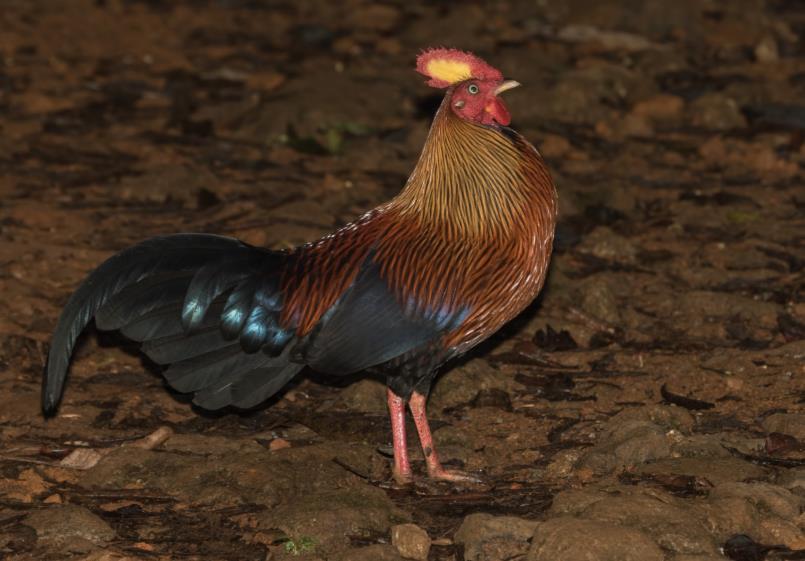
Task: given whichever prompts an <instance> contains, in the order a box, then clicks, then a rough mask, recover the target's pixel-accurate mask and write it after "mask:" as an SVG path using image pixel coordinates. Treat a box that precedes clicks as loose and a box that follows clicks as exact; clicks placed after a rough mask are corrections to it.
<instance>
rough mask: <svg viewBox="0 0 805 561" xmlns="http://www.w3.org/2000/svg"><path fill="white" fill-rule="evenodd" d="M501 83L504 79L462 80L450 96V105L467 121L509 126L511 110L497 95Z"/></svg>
mask: <svg viewBox="0 0 805 561" xmlns="http://www.w3.org/2000/svg"><path fill="white" fill-rule="evenodd" d="M501 83H502V80H467V81H465V82H461V83H460V84H458V85H457V86H455V89H454V90H453V94H452V95H451V96H450V107H451V108H452V109H453V112H454V113H455V114H456V115H458V116H459V117H461V118H462V119H464V120H465V121H470V122H472V123H477V124H479V125H486V126H491V125H502V126H504V127H505V126H508V124H509V123H510V122H511V115H510V114H509V110H508V109H506V105H505V104H504V103H503V100H501V99H500V97H498V96H497V95H495V90H496V89H497V87H498V86H500V84H501ZM476 90H477V91H476ZM473 92H474V93H473Z"/></svg>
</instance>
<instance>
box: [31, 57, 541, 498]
mask: <svg viewBox="0 0 805 561" xmlns="http://www.w3.org/2000/svg"><path fill="white" fill-rule="evenodd" d="M416 69H417V71H418V72H420V73H421V74H423V75H425V76H427V78H428V82H427V84H428V85H429V86H432V87H434V88H440V89H445V90H446V93H445V96H444V100H443V101H442V104H441V106H440V107H439V110H438V111H437V113H436V115H435V117H434V119H433V124H432V126H431V129H430V132H429V134H428V137H427V140H426V142H425V146H424V148H423V149H422V154H421V155H420V157H419V161H418V162H417V164H416V166H415V168H414V171H413V172H412V173H411V176H410V177H409V178H408V181H407V182H406V184H405V187H404V188H403V190H402V191H401V192H400V194H399V195H397V197H396V198H394V199H392V200H391V201H389V202H387V203H385V204H383V205H381V206H379V207H377V208H375V209H374V210H370V211H369V212H367V213H366V214H364V215H363V216H361V217H360V218H358V219H357V220H356V221H354V222H352V223H350V224H347V225H346V226H344V227H342V228H341V229H339V230H337V231H336V232H334V233H332V234H330V235H328V236H325V237H323V238H321V239H320V240H318V241H315V242H311V243H308V244H305V245H302V246H300V247H297V248H295V249H292V250H288V251H273V250H268V249H263V248H258V247H253V246H250V245H248V244H245V243H243V242H241V241H238V240H236V239H232V238H227V237H222V236H216V235H208V234H175V235H169V236H161V237H156V238H151V239H149V240H146V241H144V242H141V243H139V244H138V245H135V246H132V247H130V248H128V249H125V250H123V251H121V252H120V253H118V254H116V255H114V256H112V257H111V258H109V259H108V260H107V261H106V262H104V263H103V264H101V265H100V266H99V267H98V268H97V269H95V270H94V271H93V272H92V273H91V274H90V275H89V276H88V277H87V278H86V279H85V280H84V282H83V283H82V284H81V285H80V286H79V287H78V289H77V290H76V291H75V293H74V294H73V295H72V297H71V298H70V299H69V301H68V302H67V305H66V306H65V308H64V310H63V311H62V314H61V317H60V319H59V322H58V325H57V327H56V330H55V333H54V335H53V339H52V342H51V347H50V351H49V354H48V361H47V366H46V370H45V377H44V381H43V386H42V409H43V411H44V413H45V414H46V415H48V416H50V415H53V414H54V413H55V411H56V409H57V408H58V405H59V402H60V400H61V396H62V393H63V389H64V384H65V380H66V377H67V370H68V367H69V362H70V357H71V355H72V351H73V348H74V346H75V343H76V340H77V338H78V336H79V335H80V333H81V332H82V330H83V329H84V328H85V327H86V325H87V324H88V323H89V322H90V321H91V320H92V319H93V318H94V319H95V325H96V327H97V328H98V329H100V330H118V331H120V332H121V333H122V334H123V335H124V336H125V337H128V338H129V339H133V340H135V341H138V342H140V343H141V344H142V351H143V352H144V353H145V354H146V355H147V356H148V357H149V358H150V359H151V360H153V361H155V362H156V363H158V364H160V365H164V366H165V370H164V376H165V378H166V380H167V382H168V384H170V386H172V387H173V388H174V389H176V390H177V391H179V392H184V393H189V394H192V395H193V402H194V403H195V404H196V405H198V406H199V407H201V408H204V409H208V410H215V409H220V408H223V407H226V406H233V407H236V408H243V409H246V408H251V407H254V406H256V405H258V404H260V403H261V402H263V401H265V400H266V399H268V398H269V397H271V396H272V395H274V394H275V393H277V392H278V391H280V389H282V387H283V386H284V385H285V384H287V383H288V382H289V381H290V380H291V379H292V378H293V377H294V376H295V375H296V374H297V373H298V372H299V371H300V370H302V369H303V368H304V367H305V366H309V367H311V368H313V369H314V370H317V371H320V372H323V373H327V374H333V375H347V374H352V373H355V372H359V371H363V370H367V369H369V370H372V371H374V372H377V373H380V374H381V375H383V376H384V377H385V379H386V383H387V399H388V408H389V414H390V418H391V429H392V440H393V446H394V464H393V475H394V478H395V479H396V480H397V481H398V482H400V483H405V482H409V481H411V479H412V477H413V476H412V470H411V464H410V461H409V457H408V450H407V446H406V434H405V433H406V427H405V415H406V405H407V406H408V408H409V409H410V411H411V414H412V416H413V420H414V422H415V426H416V429H417V432H418V433H419V439H420V443H421V446H422V450H423V453H424V457H425V460H426V465H427V471H428V475H429V476H430V477H432V478H435V479H441V480H451V481H461V480H467V479H471V477H470V476H469V475H467V474H464V473H462V472H458V471H450V470H446V469H445V468H444V467H443V466H442V464H441V462H440V461H439V457H438V455H437V453H436V450H435V448H434V444H433V438H432V436H431V432H430V428H429V425H428V421H427V416H426V408H425V405H426V398H427V395H428V391H429V388H430V385H431V381H432V380H433V378H434V375H435V373H436V372H437V370H438V368H439V367H440V366H441V365H442V364H444V363H445V362H447V361H449V360H450V359H452V358H454V357H457V356H459V355H461V354H463V353H466V352H467V351H468V350H470V349H471V348H473V347H474V346H476V345H477V344H478V343H480V342H481V341H483V340H484V339H486V338H488V337H489V336H490V335H492V334H493V333H494V332H495V331H497V330H498V329H499V328H500V327H501V326H502V325H504V324H505V323H506V322H508V321H509V320H510V319H512V318H513V317H514V316H516V315H517V314H518V313H519V312H520V311H521V310H523V308H525V307H526V306H527V305H528V304H529V303H530V302H531V301H532V300H533V299H534V298H535V296H536V295H537V293H538V292H539V290H540V288H541V287H542V284H543V282H544V280H545V274H546V270H547V267H548V262H549V259H550V255H551V249H552V242H553V235H554V226H555V223H556V212H557V199H556V190H555V188H554V185H553V182H552V180H551V177H550V175H549V173H548V170H547V168H546V166H545V164H544V162H543V160H542V158H541V157H540V155H539V153H538V152H537V150H536V149H535V148H534V147H533V146H532V145H531V144H530V143H529V142H528V141H527V140H525V139H524V138H523V137H522V136H521V135H520V134H518V133H517V132H515V131H514V130H512V129H510V128H507V126H508V124H509V122H510V115H509V111H508V109H507V108H506V105H505V104H504V103H503V101H502V100H501V99H500V97H499V95H500V94H501V93H503V92H505V91H507V90H509V89H511V88H514V87H516V86H519V83H518V82H515V81H513V80H504V79H503V75H502V74H501V72H500V71H499V70H497V69H495V68H493V67H492V66H490V65H489V64H487V63H486V62H484V61H483V60H481V59H480V58H479V57H477V56H475V55H473V54H471V53H466V52H462V51H458V50H455V49H431V50H427V51H424V52H423V53H421V54H420V55H419V57H418V58H417V65H416Z"/></svg>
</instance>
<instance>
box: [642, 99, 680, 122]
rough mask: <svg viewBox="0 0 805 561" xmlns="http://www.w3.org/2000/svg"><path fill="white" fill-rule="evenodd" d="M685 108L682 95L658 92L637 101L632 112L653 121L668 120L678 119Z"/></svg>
mask: <svg viewBox="0 0 805 561" xmlns="http://www.w3.org/2000/svg"><path fill="white" fill-rule="evenodd" d="M684 108H685V102H684V100H683V99H682V98H681V97H678V96H675V95H670V94H658V95H655V96H653V97H650V98H648V99H646V100H643V101H641V102H639V103H636V104H635V106H634V108H633V109H632V113H634V114H635V115H640V116H642V117H645V118H647V119H649V120H651V121H659V122H667V121H673V120H674V119H677V118H678V117H679V116H680V115H681V114H682V110H683V109H684Z"/></svg>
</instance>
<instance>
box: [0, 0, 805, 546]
mask: <svg viewBox="0 0 805 561" xmlns="http://www.w3.org/2000/svg"><path fill="white" fill-rule="evenodd" d="M560 4H561V3H556V4H554V3H545V2H536V3H534V2H525V1H523V2H518V1H513V0H512V1H504V2H497V3H489V4H486V3H474V2H469V3H467V2H463V3H455V4H451V3H447V2H439V3H433V4H427V5H426V4H417V3H413V2H398V1H389V2H385V3H382V4H374V3H370V2H365V1H363V0H350V1H348V2H344V3H330V2H324V1H312V2H298V3H297V2H275V3H268V2H266V3H263V2H259V1H254V0H220V1H203V0H182V1H177V2H164V3H162V2H157V1H153V0H142V1H133V0H132V1H126V0H105V1H104V0H96V1H90V0H38V1H28V0H5V1H4V2H3V3H2V8H0V195H2V198H1V199H0V291H2V294H3V296H4V297H3V298H2V300H0V446H2V450H0V558H2V559H9V560H22V559H44V560H49V559H68V558H69V559H84V560H96V561H97V560H114V559H160V560H161V559H205V560H206V559H238V560H239V559H243V560H247V559H248V560H252V559H255V560H257V559H259V560H262V559H292V558H297V557H298V558H304V559H312V560H313V559H327V560H329V559H334V560H341V561H349V560H353V561H358V560H372V561H374V560H381V561H382V560H384V559H387V560H394V559H400V557H399V554H398V547H397V546H396V545H400V544H401V543H402V545H400V548H402V549H403V550H404V549H405V547H406V543H407V544H408V546H411V547H413V546H416V545H417V543H419V542H417V539H416V537H417V533H416V532H413V533H410V534H406V533H404V532H403V531H402V530H400V531H398V532H396V533H395V536H401V537H399V539H397V540H395V543H396V545H391V539H392V538H391V536H392V531H391V528H392V527H393V526H395V525H397V524H400V523H404V522H413V523H415V524H416V525H418V526H419V527H420V528H422V529H424V530H425V531H426V532H427V534H428V537H429V539H430V540H432V542H433V543H432V546H431V548H430V553H429V557H428V559H430V560H441V561H447V560H456V561H458V560H461V559H464V560H466V561H480V560H488V561H502V560H504V559H509V560H519V559H527V560H532V561H542V560H552V561H554V560H562V561H574V560H576V559H579V560H581V559H592V560H601V561H606V560H616V559H617V560H624V559H625V560H628V559H635V560H638V559H639V560H653V559H665V560H673V561H693V560H699V561H708V560H714V559H723V558H724V555H726V556H728V557H729V558H732V559H739V560H740V559H744V560H749V559H763V558H767V559H785V558H788V559H794V558H798V559H799V558H803V557H801V555H805V554H803V553H802V551H801V550H805V515H803V511H804V510H805V366H803V364H804V363H803V358H804V357H805V300H803V264H804V263H805V213H804V210H805V189H803V184H805V173H803V171H804V169H805V144H804V143H803V139H805V104H803V103H802V100H803V99H805V46H803V32H805V6H803V4H802V3H799V2H795V1H792V0H789V1H787V0H767V1H765V2H764V1H761V0H735V1H733V0H729V1H728V0H714V1H711V2H699V1H698V0H676V1H674V2H662V1H660V0H655V1H649V2H642V3H640V2H638V3H635V2H628V1H626V0H623V1H620V2H614V1H608V2H597V1H592V0H572V1H569V2H565V3H564V4H561V5H560ZM431 45H451V46H458V47H461V48H465V49H471V50H473V51H476V52H478V53H479V54H481V55H483V56H485V57H487V58H488V59H489V61H490V62H492V63H493V64H494V65H496V66H499V67H500V68H502V69H503V71H504V73H505V74H506V75H507V76H511V77H513V78H516V79H518V80H519V81H521V82H522V83H523V84H525V86H524V87H523V88H520V89H519V90H517V91H515V92H512V93H511V94H507V95H508V98H507V99H508V100H509V106H510V109H511V111H512V114H513V116H514V121H513V126H514V127H515V128H517V129H518V130H520V131H521V132H523V133H524V134H526V135H527V136H528V137H529V138H530V139H531V140H532V141H533V142H534V143H535V144H536V145H537V146H538V147H540V149H541V150H542V152H543V154H544V156H545V157H546V159H547V160H548V162H549V164H550V166H551V169H552V171H553V173H554V176H555V179H556V183H557V185H558V188H559V192H560V197H561V206H562V211H561V213H562V214H561V222H560V225H559V229H558V237H557V243H556V252H555V258H554V261H553V265H552V271H551V275H550V278H549V281H548V285H547V287H546V289H545V291H544V293H543V295H542V296H541V297H540V299H539V301H538V302H537V303H536V304H535V305H534V306H532V307H531V308H530V309H529V310H528V311H527V312H526V313H525V314H524V315H523V316H522V317H521V318H519V319H518V320H517V321H515V322H514V323H513V324H512V325H509V326H507V327H506V328H505V329H504V330H503V331H502V332H501V333H500V334H499V335H497V336H496V337H495V338H494V340H492V341H490V342H489V343H487V344H485V345H483V346H482V348H480V349H478V350H477V352H474V353H473V354H472V356H471V357H469V358H468V359H467V360H465V361H463V362H462V363H461V364H459V365H457V366H455V367H454V368H453V369H451V370H448V371H447V372H446V373H445V374H444V375H443V376H442V378H441V379H440V381H439V382H438V383H437V385H436V387H435V389H434V391H433V394H432V397H431V409H432V411H433V418H434V428H436V431H435V436H436V440H437V442H438V443H439V445H440V446H441V449H442V454H443V455H444V456H445V458H446V459H447V460H448V463H449V464H450V465H452V466H455V467H461V468H463V469H466V470H469V471H471V472H475V473H478V474H479V475H480V476H481V477H482V479H483V483H482V484H479V485H476V486H469V487H454V486H452V485H448V484H434V483H429V482H427V481H424V480H420V481H417V483H416V484H415V485H414V486H413V487H410V488H402V489H401V488H397V487H395V486H394V485H392V484H391V482H390V477H389V469H388V462H389V460H388V452H389V434H388V422H387V420H386V418H385V416H384V415H385V413H384V405H383V397H382V395H383V389H382V387H381V386H380V385H379V384H378V383H377V382H374V381H371V380H359V381H357V382H356V383H354V384H352V385H349V386H347V387H343V386H346V384H345V383H344V381H343V380H341V381H337V380H335V381H334V380H328V379H325V378H323V377H320V376H317V375H315V374H312V373H311V374H309V375H307V376H305V377H303V378H301V379H299V380H297V381H296V382H295V383H294V384H292V386H291V387H289V389H288V391H287V392H285V393H284V394H283V395H282V396H281V397H280V398H278V399H276V400H274V402H273V403H271V404H269V405H268V406H266V407H262V408H260V409H258V410H256V411H253V412H249V413H241V414H238V413H235V412H224V413H222V414H209V413H204V412H203V411H198V410H195V409H193V408H192V407H191V405H190V404H189V403H188V400H187V399H185V398H183V397H182V396H180V395H177V394H175V393H171V392H170V391H168V390H167V388H166V387H165V385H164V383H163V382H162V379H161V378H160V376H159V374H158V372H157V371H156V370H155V369H154V368H153V367H152V366H151V365H149V364H146V363H144V362H143V361H142V360H141V359H140V358H139V357H138V355H137V354H136V352H135V351H136V349H134V348H132V347H131V346H130V345H128V346H127V345H126V344H125V342H123V341H121V340H120V339H119V338H116V337H114V336H111V335H109V334H102V335H99V334H97V333H95V332H92V331H90V332H88V334H87V336H86V337H85V338H84V341H83V343H82V344H81V346H80V348H79V350H78V352H77V354H76V357H75V361H74V364H73V369H72V373H71V379H70V383H69V386H68V389H67V392H66V396H65V401H64V403H63V405H62V408H61V410H60V414H59V416H58V417H56V418H54V419H52V420H49V421H47V422H45V421H44V420H43V418H42V417H41V416H40V413H39V384H40V379H41V371H42V365H43V359H44V357H45V356H46V353H47V345H48V340H49V336H50V333H51V331H52V329H53V327H54V325H55V322H56V319H57V317H58V313H59V311H60V308H61V306H62V305H63V304H64V302H65V301H66V299H67V297H68V296H69V294H70V293H71V291H72V290H73V289H74V288H75V287H76V286H77V284H78V283H79V282H80V280H81V279H82V278H83V277H84V276H85V275H86V274H87V273H88V272H89V271H90V270H91V269H92V268H93V267H94V266H96V265H97V264H98V263H100V262H101V261H102V260H103V259H104V258H106V257H108V256H109V255H111V254H112V253H113V252H115V251H116V250H119V249H121V248H123V247H125V246H127V245H129V244H131V243H133V242H136V241H138V240H141V239H144V238H146V237H149V236H152V235H155V234H161V233H168V232H177V231H204V232H214V233H220V234H227V235H233V236H238V237H241V238H243V239H245V240H247V241H249V242H251V243H255V244H262V245H267V246H271V247H287V246H292V245H295V244H299V243H301V242H304V241H308V240H311V239H315V238H316V237H318V236H320V235H322V234H324V233H326V232H328V231H330V230H332V229H333V228H334V227H336V226H338V225H340V224H343V223H344V222H346V221H348V220H350V219H351V218H354V217H355V216H356V215H358V214H359V213H360V212H362V211H364V210H366V209H369V208H371V207H373V206H375V205H376V204H378V203H380V202H382V201H384V200H387V199H388V198H390V197H391V196H393V195H394V194H395V193H396V192H397V191H398V190H399V189H400V187H401V186H402V184H403V182H404V180H405V178H406V176H407V173H408V172H409V170H410V169H411V167H412V165H413V163H414V161H415V159H416V157H417V155H418V151H419V149H420V147H421V145H422V142H423V139H424V135H425V133H426V131H427V127H428V124H429V119H430V117H431V115H432V112H433V110H434V108H435V106H436V104H437V103H438V97H437V95H438V94H436V93H435V92H434V91H433V90H430V89H428V88H427V87H426V86H424V85H423V84H422V79H421V77H420V76H418V75H416V74H415V73H414V72H413V57H414V55H415V54H416V53H417V52H418V51H419V49H421V48H423V47H426V46H431ZM339 386H341V387H339ZM149 435H151V436H152V439H153V440H152V441H143V440H140V439H143V438H145V437H148V436H149ZM411 445H412V446H415V445H416V443H415V442H414V441H412V442H411ZM415 467H416V469H418V470H420V471H421V469H422V463H421V462H418V463H417V464H416V466H415ZM404 529H405V528H403V530H404ZM740 534H744V535H746V536H747V537H746V538H736V537H735V536H736V535H740ZM420 539H421V538H420ZM741 540H743V541H741ZM409 542H410V543H409ZM425 545H426V544H425ZM764 546H768V547H764ZM771 546H779V547H771Z"/></svg>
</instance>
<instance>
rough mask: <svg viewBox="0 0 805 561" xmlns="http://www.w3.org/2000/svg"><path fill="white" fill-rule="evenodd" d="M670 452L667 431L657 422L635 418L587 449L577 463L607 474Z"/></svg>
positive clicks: (662, 456)
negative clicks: (636, 420)
mask: <svg viewBox="0 0 805 561" xmlns="http://www.w3.org/2000/svg"><path fill="white" fill-rule="evenodd" d="M670 454H671V441H670V439H669V438H668V437H667V435H666V432H665V431H664V430H663V429H661V428H660V427H658V426H656V425H651V424H647V423H641V422H639V421H638V422H632V423H627V424H625V425H624V426H623V427H622V428H621V430H620V431H618V434H617V435H613V436H612V437H611V438H608V439H606V440H605V441H603V442H601V443H600V444H598V445H596V446H595V447H593V448H592V449H590V450H589V451H588V452H587V453H586V454H585V455H584V457H583V458H582V459H581V461H580V462H579V467H582V468H589V469H591V470H593V471H594V472H596V473H608V472H611V471H613V470H617V469H621V468H624V467H631V466H635V465H639V464H642V463H644V462H647V461H650V460H656V459H659V458H667V457H668V456H670Z"/></svg>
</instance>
